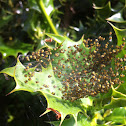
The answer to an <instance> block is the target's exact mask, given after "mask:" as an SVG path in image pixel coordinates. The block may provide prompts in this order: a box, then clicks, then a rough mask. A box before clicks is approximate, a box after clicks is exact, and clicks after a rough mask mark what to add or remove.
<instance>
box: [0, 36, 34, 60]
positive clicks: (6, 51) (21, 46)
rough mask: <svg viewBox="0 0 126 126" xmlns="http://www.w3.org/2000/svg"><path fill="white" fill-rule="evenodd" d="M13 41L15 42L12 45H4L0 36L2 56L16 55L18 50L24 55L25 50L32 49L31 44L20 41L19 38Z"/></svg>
mask: <svg viewBox="0 0 126 126" xmlns="http://www.w3.org/2000/svg"><path fill="white" fill-rule="evenodd" d="M14 43H16V44H15V45H13V46H7V45H5V44H4V41H3V39H2V37H1V36H0V52H1V53H2V55H3V58H6V57H8V56H10V55H12V56H14V57H17V54H18V53H19V52H20V53H22V54H23V55H25V54H26V53H27V52H29V51H30V50H32V46H31V44H26V43H21V42H20V41H19V40H14Z"/></svg>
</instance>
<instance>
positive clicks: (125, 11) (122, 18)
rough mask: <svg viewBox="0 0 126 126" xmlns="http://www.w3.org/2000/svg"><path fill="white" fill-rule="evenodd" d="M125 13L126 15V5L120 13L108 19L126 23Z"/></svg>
mask: <svg viewBox="0 0 126 126" xmlns="http://www.w3.org/2000/svg"><path fill="white" fill-rule="evenodd" d="M125 15H126V6H125V7H124V8H123V9H122V10H120V11H119V12H118V13H116V14H114V15H112V16H111V17H109V18H107V19H106V20H108V21H112V22H116V23H126V20H125V18H126V17H125Z"/></svg>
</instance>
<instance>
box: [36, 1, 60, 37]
mask: <svg viewBox="0 0 126 126" xmlns="http://www.w3.org/2000/svg"><path fill="white" fill-rule="evenodd" d="M36 1H37V4H38V6H39V8H40V10H41V12H42V14H43V15H44V16H45V18H46V20H47V22H48V24H49V26H50V28H51V29H52V31H53V33H54V34H57V35H58V32H57V30H56V28H55V26H54V24H53V22H52V20H51V18H50V17H49V15H48V14H47V13H46V10H45V7H44V4H43V0H36Z"/></svg>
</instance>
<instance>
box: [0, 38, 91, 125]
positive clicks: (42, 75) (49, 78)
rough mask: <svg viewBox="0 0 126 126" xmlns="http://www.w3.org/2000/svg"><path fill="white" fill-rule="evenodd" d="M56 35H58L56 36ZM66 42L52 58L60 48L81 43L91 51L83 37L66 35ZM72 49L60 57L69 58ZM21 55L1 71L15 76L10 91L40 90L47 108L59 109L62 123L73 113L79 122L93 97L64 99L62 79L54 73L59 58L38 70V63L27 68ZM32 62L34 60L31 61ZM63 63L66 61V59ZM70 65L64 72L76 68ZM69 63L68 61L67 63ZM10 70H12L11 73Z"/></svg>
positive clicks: (87, 51)
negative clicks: (77, 37)
mask: <svg viewBox="0 0 126 126" xmlns="http://www.w3.org/2000/svg"><path fill="white" fill-rule="evenodd" d="M54 37H56V36H54ZM57 39H59V43H60V42H62V40H63V37H61V36H59V37H57ZM64 40H65V41H64V42H62V46H61V47H60V48H58V49H56V50H54V51H52V53H53V54H52V55H51V56H50V58H51V59H52V58H53V57H55V58H56V54H57V53H59V50H61V49H66V48H67V47H69V46H71V49H72V48H73V49H74V47H73V46H74V45H76V46H77V45H79V47H80V48H83V49H84V50H85V51H86V53H89V49H88V48H87V47H85V46H84V44H83V38H82V39H81V40H80V41H78V42H73V41H72V40H70V39H69V38H67V37H64ZM68 51H70V50H69V49H68V50H67V51H66V52H65V53H60V56H59V57H58V59H59V60H60V59H61V58H63V57H64V58H68V55H67V52H68ZM71 55H72V54H71ZM79 55H81V53H80V52H78V55H77V56H79ZM20 58H21V56H19V57H18V58H17V64H16V66H14V67H13V68H6V69H4V70H3V71H1V73H6V74H9V75H12V77H14V79H15V82H16V87H15V88H14V89H13V90H12V91H11V92H10V93H12V92H15V91H19V90H24V91H29V92H38V91H39V92H40V93H41V94H43V95H44V96H45V98H46V100H47V104H48V106H47V108H53V109H55V110H57V111H58V112H59V113H61V122H60V125H61V124H62V122H63V120H64V119H65V117H66V116H67V115H72V116H73V117H74V119H75V122H76V124H77V116H78V113H79V112H82V113H85V112H86V108H88V106H91V105H92V99H90V98H82V99H79V100H75V101H73V102H71V101H70V100H65V99H62V97H63V93H62V91H61V90H60V89H62V88H63V84H62V83H63V82H62V80H61V79H60V78H59V77H57V75H55V74H54V70H53V68H54V67H55V66H56V64H57V61H58V59H57V60H55V61H52V62H50V61H49V62H48V63H47V64H48V65H47V67H44V66H42V65H40V69H41V71H39V72H38V71H36V68H37V65H38V64H37V65H35V66H33V67H31V68H29V69H27V66H24V65H23V64H22V63H21V61H20ZM31 63H32V62H31ZM33 63H34V62H33ZM62 63H65V62H64V61H63V62H62ZM68 64H69V66H70V69H65V70H64V71H63V72H68V71H69V70H70V71H71V70H72V69H75V68H74V67H72V65H71V64H70V63H68ZM66 65H67V63H66ZM9 71H12V72H10V73H9ZM47 112H49V110H46V111H45V112H44V113H43V114H42V115H44V114H46V113H47Z"/></svg>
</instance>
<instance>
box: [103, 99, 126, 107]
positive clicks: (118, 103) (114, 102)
mask: <svg viewBox="0 0 126 126" xmlns="http://www.w3.org/2000/svg"><path fill="white" fill-rule="evenodd" d="M125 106H126V98H113V97H112V99H111V102H110V103H109V104H106V105H105V106H104V108H105V109H111V108H118V107H125Z"/></svg>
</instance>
